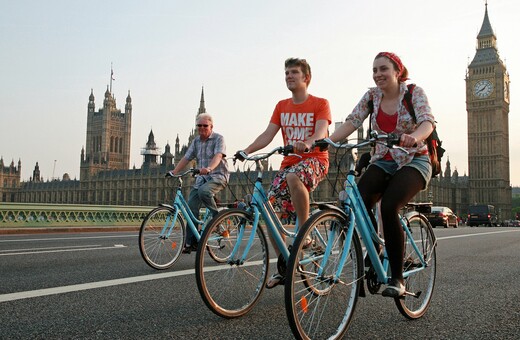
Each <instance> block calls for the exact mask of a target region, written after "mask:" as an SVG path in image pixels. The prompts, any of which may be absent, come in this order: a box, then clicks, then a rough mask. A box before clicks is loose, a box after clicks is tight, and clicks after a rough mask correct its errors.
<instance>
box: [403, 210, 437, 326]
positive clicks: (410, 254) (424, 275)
mask: <svg viewBox="0 0 520 340" xmlns="http://www.w3.org/2000/svg"><path fill="white" fill-rule="evenodd" d="M408 228H409V229H410V233H411V235H412V237H413V240H414V242H415V244H416V246H417V247H418V249H419V252H420V254H421V256H422V258H424V260H425V262H426V266H423V265H422V264H421V260H420V258H419V256H418V254H417V252H416V251H415V250H414V249H413V247H412V242H411V240H410V238H409V237H408V236H407V235H406V233H405V256H404V271H403V272H404V273H406V271H414V272H413V273H410V276H408V277H407V278H406V279H405V286H406V291H408V292H411V293H414V294H415V296H411V295H405V296H404V297H401V298H396V299H395V304H396V305H397V309H399V312H401V314H403V315H404V316H405V317H407V318H408V319H417V318H420V317H421V316H423V315H424V313H426V310H427V309H428V307H429V306H430V301H431V298H432V294H433V287H434V285H435V272H436V266H437V261H436V252H435V249H436V241H435V235H434V234H433V229H432V227H431V225H430V223H429V222H428V220H427V219H426V217H424V216H422V215H418V214H417V215H413V216H412V217H411V218H410V219H409V220H408Z"/></svg>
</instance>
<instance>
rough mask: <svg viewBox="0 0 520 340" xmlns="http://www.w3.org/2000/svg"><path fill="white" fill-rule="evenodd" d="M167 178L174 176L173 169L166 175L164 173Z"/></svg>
mask: <svg viewBox="0 0 520 340" xmlns="http://www.w3.org/2000/svg"><path fill="white" fill-rule="evenodd" d="M164 177H165V178H168V177H173V173H172V172H171V171H168V172H167V173H166V174H165V175H164Z"/></svg>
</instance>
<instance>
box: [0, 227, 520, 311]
mask: <svg viewBox="0 0 520 340" xmlns="http://www.w3.org/2000/svg"><path fill="white" fill-rule="evenodd" d="M519 231H520V229H512V230H501V231H491V232H485V233H478V234H464V235H456V236H444V237H437V240H446V239H452V238H461V237H473V236H481V235H489V234H495V233H508V232H519ZM94 249H101V248H94ZM274 261H276V259H270V260H269V262H270V263H274ZM260 262H261V261H255V262H251V263H247V264H246V266H247V265H255V264H258V263H260ZM214 269H215V270H218V269H217V268H214ZM194 273H195V269H186V270H180V271H176V272H168V273H158V274H150V275H142V276H134V277H127V278H122V279H115V280H107V281H98V282H90V283H82V284H76V285H70V286H63V287H54V288H46V289H37V290H30V291H25V292H18V293H10V294H3V295H0V303H1V302H7V301H15V300H22V299H29V298H34V297H40V296H47V295H55V294H64V293H70V292H77V291H82V290H87V289H96V288H104V287H111V286H117V285H123V284H129V283H136V282H143V281H150V280H158V279H165V278H170V277H176V276H183V275H192V274H194Z"/></svg>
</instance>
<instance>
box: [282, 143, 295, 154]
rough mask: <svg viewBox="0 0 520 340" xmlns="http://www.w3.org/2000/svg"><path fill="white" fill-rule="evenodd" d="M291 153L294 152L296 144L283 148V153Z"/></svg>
mask: <svg viewBox="0 0 520 340" xmlns="http://www.w3.org/2000/svg"><path fill="white" fill-rule="evenodd" d="M290 153H294V146H292V145H286V146H285V147H284V148H283V150H282V154H283V155H284V156H288V155H289V154H290Z"/></svg>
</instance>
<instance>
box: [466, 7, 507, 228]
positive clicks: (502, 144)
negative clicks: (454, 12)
mask: <svg viewBox="0 0 520 340" xmlns="http://www.w3.org/2000/svg"><path fill="white" fill-rule="evenodd" d="M496 40H497V38H496V36H495V33H494V32H493V29H492V28H491V24H490V22H489V17H488V10H487V4H486V10H485V14H484V22H483V23H482V27H481V29H480V32H479V33H478V36H477V50H476V53H475V57H474V58H473V60H472V61H471V63H470V64H469V66H468V70H467V73H466V110H467V112H468V163H469V167H468V174H469V203H470V204H474V203H478V204H493V205H494V206H495V208H496V210H497V213H500V218H501V219H507V218H509V217H510V216H509V215H510V213H511V186H510V178H509V119H508V118H509V74H508V72H507V69H506V66H505V64H504V62H503V61H502V60H501V59H500V56H499V54H498V49H497V44H496Z"/></svg>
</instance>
